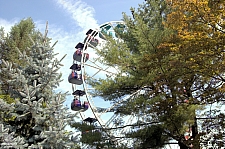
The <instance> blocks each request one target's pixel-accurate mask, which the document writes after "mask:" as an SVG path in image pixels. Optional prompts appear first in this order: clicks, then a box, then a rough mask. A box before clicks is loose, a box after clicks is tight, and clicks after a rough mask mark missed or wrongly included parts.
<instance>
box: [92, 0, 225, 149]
mask: <svg viewBox="0 0 225 149" xmlns="http://www.w3.org/2000/svg"><path fill="white" fill-rule="evenodd" d="M179 4H182V5H179ZM194 4H195V3H192V2H190V3H189V2H183V1H174V2H173V3H171V2H170V1H166V0H148V1H146V3H145V4H143V5H140V6H139V8H138V9H137V10H136V11H135V9H132V10H133V17H130V16H127V15H125V14H124V22H125V24H126V28H125V31H124V32H117V35H118V37H119V38H121V40H112V39H110V38H109V39H108V40H109V41H110V42H108V43H107V44H106V46H105V47H104V48H103V50H98V51H97V52H98V55H99V57H101V58H102V60H101V63H103V64H105V65H108V66H113V67H116V68H118V71H119V72H118V73H117V74H116V75H115V76H108V77H107V78H106V79H99V80H91V81H90V82H91V85H92V86H93V87H94V88H95V89H96V93H95V95H96V96H97V95H99V96H101V97H102V98H104V99H105V100H108V101H111V102H112V103H117V102H120V101H121V99H123V98H124V97H125V96H128V95H132V94H133V93H135V92H137V91H141V92H142V93H140V92H138V93H137V94H136V95H135V96H133V97H132V98H129V99H127V100H126V101H124V102H120V104H119V105H117V106H116V107H115V112H116V114H121V115H135V116H137V117H138V118H140V119H144V120H145V123H146V125H147V123H150V122H154V121H158V123H160V131H161V132H162V133H163V134H164V135H165V138H166V139H162V142H161V141H159V142H160V143H159V144H157V143H154V141H153V142H152V144H146V146H145V147H147V146H148V145H149V146H151V145H152V146H154V147H162V146H163V144H165V143H166V142H165V141H168V140H167V139H168V138H170V139H171V138H173V139H175V140H176V141H178V142H179V145H181V146H185V147H187V146H189V144H191V143H193V144H195V147H196V148H199V146H200V145H199V144H200V141H199V135H195V136H193V138H192V140H185V138H184V133H185V131H186V130H187V129H188V128H190V127H193V128H194V129H196V133H198V132H197V127H200V128H202V127H205V126H202V125H201V124H199V125H198V126H196V123H197V122H196V121H198V120H197V119H196V117H197V114H198V112H199V111H203V109H204V108H203V107H205V105H208V104H213V103H217V102H218V103H221V102H223V101H224V54H223V52H221V47H224V41H221V39H222V38H223V37H224V32H222V31H221V30H219V29H217V28H216V27H215V26H214V27H213V26H211V27H210V26H209V24H207V23H208V22H210V21H211V20H210V19H209V18H208V16H207V14H205V13H204V11H203V10H204V8H205V7H202V6H205V5H206V3H204V2H196V6H198V8H199V10H201V14H202V15H203V16H204V17H205V19H206V20H208V21H207V22H204V20H201V19H202V18H200V17H201V15H200V14H199V13H200V12H199V13H197V12H198V10H196V9H197V8H196V7H194V6H195V5H194ZM184 6H187V7H184ZM220 6H221V7H224V5H223V4H220ZM210 7H211V6H210ZM171 8H173V9H171ZM181 8H182V9H181ZM188 8H190V10H189V9H188ZM178 10H179V11H178ZM206 10H207V12H211V11H212V10H210V9H208V8H207V9H206ZM181 12H182V15H180V13H181ZM212 12H214V11H212ZM217 13H218V12H215V13H213V14H212V16H216V17H215V18H214V20H215V22H218V23H219V24H222V23H220V22H219V19H218V18H220V17H221V16H220V15H218V14H217ZM208 14H210V13H208ZM221 14H222V12H221ZM192 15H193V16H194V17H193V16H192ZM199 15H200V16H199ZM210 15H211V14H210ZM171 17H173V18H171ZM176 17H177V19H179V21H176ZM196 18H197V19H196ZM195 19H196V20H195ZM199 19H200V20H201V21H203V22H201V21H200V22H199ZM192 21H194V22H192ZM220 21H221V20H220ZM215 22H213V21H212V22H211V23H212V24H214V23H215ZM214 29H215V30H216V31H215V30H214ZM222 49H224V48H222ZM204 110H205V109H204ZM218 111H219V112H218V113H223V112H222V111H221V110H218ZM209 113H210V114H209ZM218 113H216V112H215V115H218ZM209 115H210V116H212V115H213V114H212V110H209V111H208V114H205V115H203V116H204V117H207V116H209ZM198 116H199V115H198ZM215 119H217V120H218V118H215ZM205 121H207V120H205ZM209 125H210V124H209V122H208V123H207V126H209ZM215 125H216V124H215ZM215 125H214V126H215ZM218 128H220V129H222V130H224V126H223V125H220V126H218ZM142 130H143V131H142ZM142 130H140V131H136V132H135V131H134V132H133V133H134V134H135V135H131V137H133V138H134V140H135V139H136V138H138V139H140V140H141V142H142V143H143V144H144V142H146V139H147V138H151V135H150V136H149V135H148V134H154V132H156V131H159V130H158V127H155V126H152V127H151V128H149V127H148V126H146V127H144V126H143V129H142ZM143 132H148V133H143ZM193 132H194V131H193ZM141 134H142V135H141ZM140 136H141V137H140ZM151 139H152V138H151Z"/></svg>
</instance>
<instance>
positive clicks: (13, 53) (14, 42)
mask: <svg viewBox="0 0 225 149" xmlns="http://www.w3.org/2000/svg"><path fill="white" fill-rule="evenodd" d="M38 34H40V32H39V31H38V30H35V24H34V22H33V20H32V19H31V18H27V19H23V20H21V21H20V22H19V23H18V24H15V25H14V26H13V27H12V28H11V30H10V32H9V33H7V34H6V33H5V32H4V28H1V30H0V55H1V59H4V60H6V61H9V62H11V63H12V64H13V63H16V64H17V65H16V66H15V65H12V67H18V66H23V65H26V64H27V61H25V60H23V59H21V58H19V52H18V50H17V49H19V50H20V51H21V52H22V53H26V54H27V55H30V48H29V47H31V46H32V45H33V42H32V41H31V40H29V37H30V38H32V40H33V41H34V42H36V41H37V40H38ZM2 67H3V66H2V64H0V69H2ZM0 75H1V78H0V81H1V89H2V92H3V93H5V94H8V91H9V89H10V86H9V84H8V83H7V80H9V79H11V78H10V77H9V75H7V74H4V73H3V71H0Z"/></svg>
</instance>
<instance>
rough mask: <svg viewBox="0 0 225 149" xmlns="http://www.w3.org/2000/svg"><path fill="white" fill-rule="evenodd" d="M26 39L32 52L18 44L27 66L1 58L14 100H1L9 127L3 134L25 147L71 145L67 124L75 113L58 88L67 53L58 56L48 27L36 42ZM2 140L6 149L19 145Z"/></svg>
mask: <svg viewBox="0 0 225 149" xmlns="http://www.w3.org/2000/svg"><path fill="white" fill-rule="evenodd" d="M24 38H25V37H24ZM26 40H29V41H30V42H31V43H32V45H31V46H28V47H26V48H28V51H29V54H27V53H26V50H22V49H19V48H17V46H16V47H15V49H16V50H17V52H18V53H19V57H18V58H19V59H18V60H21V61H23V62H26V65H20V64H19V63H17V62H15V63H12V61H5V60H3V59H2V62H3V66H4V68H2V71H3V73H5V74H7V75H9V76H10V77H9V78H10V79H9V80H8V81H7V82H8V83H9V86H10V87H11V88H10V90H9V93H10V96H11V98H13V99H14V101H13V102H11V103H10V102H6V101H4V100H0V102H1V104H0V105H1V109H0V112H1V113H2V114H3V115H2V117H1V123H2V125H1V126H4V129H7V130H8V132H7V131H6V130H4V129H3V131H2V132H1V133H7V135H8V136H9V137H11V138H13V140H14V141H15V144H16V145H24V146H27V147H26V148H72V146H73V145H74V143H73V142H72V141H71V140H70V135H71V132H69V131H67V130H65V127H66V125H68V124H69V123H70V122H71V121H73V118H74V115H72V114H70V113H69V111H68V109H67V108H65V107H64V105H63V103H64V101H65V96H66V95H67V93H57V92H56V91H55V90H56V89H57V87H58V86H59V83H60V82H61V81H62V80H61V74H60V73H59V72H58V71H59V69H60V67H61V66H62V60H63V58H64V57H65V56H64V57H63V58H62V59H60V60H58V59H57V58H55V56H56V54H55V53H54V46H55V44H56V42H55V43H54V44H53V45H52V46H50V44H51V40H50V39H49V38H48V37H47V26H46V32H45V34H44V35H43V34H41V33H38V36H37V38H36V40H35V41H34V40H32V37H31V36H27V38H25V39H24V41H26ZM27 43H28V42H27ZM22 48H24V47H22ZM21 51H23V52H21ZM2 128H3V127H2ZM0 140H1V141H0V146H1V147H2V148H4V147H6V145H8V146H7V147H6V148H20V147H19V146H16V147H15V144H13V145H12V144H10V142H9V143H8V142H7V140H6V139H4V138H1V139H0ZM21 148H23V147H21Z"/></svg>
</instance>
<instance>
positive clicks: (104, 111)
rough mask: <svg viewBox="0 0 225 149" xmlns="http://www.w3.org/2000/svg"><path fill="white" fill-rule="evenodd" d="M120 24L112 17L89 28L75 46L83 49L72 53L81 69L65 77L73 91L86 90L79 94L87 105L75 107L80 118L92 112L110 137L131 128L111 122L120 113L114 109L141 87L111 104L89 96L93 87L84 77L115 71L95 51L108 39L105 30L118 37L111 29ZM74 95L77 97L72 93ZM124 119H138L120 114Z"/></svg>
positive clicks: (127, 123)
mask: <svg viewBox="0 0 225 149" xmlns="http://www.w3.org/2000/svg"><path fill="white" fill-rule="evenodd" d="M120 25H124V24H123V22H122V21H111V22H107V23H104V24H103V25H100V27H99V28H97V29H90V30H89V31H88V32H87V33H86V38H85V39H84V42H82V43H80V45H82V46H83V47H79V46H76V47H77V48H76V50H78V49H79V48H82V49H81V50H80V51H78V52H77V53H76V52H75V53H74V57H73V58H74V60H73V64H77V65H80V70H79V72H77V74H76V77H77V78H78V79H74V78H73V77H72V73H71V74H70V76H69V78H68V80H69V82H70V83H72V90H73V92H75V91H76V90H81V91H85V95H84V96H82V97H81V99H82V100H81V101H88V103H89V108H88V109H83V108H80V109H78V110H77V109H76V110H75V111H78V112H79V113H80V116H81V118H82V119H83V120H84V119H86V118H87V117H90V116H86V115H90V114H91V115H92V116H93V117H94V118H96V119H97V121H98V123H99V125H100V126H101V128H102V129H103V130H104V131H105V132H106V133H107V135H108V137H109V138H111V139H113V138H114V137H123V136H124V132H125V131H128V130H129V129H130V128H131V126H128V127H121V128H118V129H114V128H116V127H117V126H116V125H114V124H115V123H114V122H115V121H117V120H119V118H121V117H120V116H119V115H116V114H115V113H114V112H113V109H114V108H115V107H116V106H118V105H119V104H121V103H122V102H124V101H127V100H129V99H132V98H133V97H135V95H138V94H140V93H141V91H142V90H138V91H136V92H135V93H133V94H131V95H128V96H127V97H125V98H123V99H121V100H120V101H119V102H117V103H114V104H110V103H108V102H106V101H104V100H103V99H100V98H99V97H93V96H92V92H93V91H94V88H92V86H90V85H89V84H88V81H87V80H88V79H87V78H89V77H91V78H93V79H100V78H102V79H105V78H106V77H107V76H113V75H115V74H116V73H117V71H118V70H117V69H116V68H113V67H108V66H106V65H103V64H102V63H101V57H98V56H97V55H96V53H95V51H96V50H103V49H102V48H103V45H104V44H105V43H106V42H107V41H106V38H105V37H104V35H106V34H107V35H109V36H112V37H113V38H115V39H118V38H117V37H116V34H115V32H114V29H115V28H116V27H120ZM73 71H74V70H72V72H73ZM78 73H80V74H78ZM73 76H74V74H73ZM74 98H78V97H77V96H76V95H75V96H74ZM123 120H125V121H126V122H125V123H123V125H130V124H132V123H134V122H135V121H137V118H136V117H135V116H134V115H130V116H129V117H123ZM118 123H119V122H118ZM112 128H113V129H112ZM114 139H115V138H114ZM115 140H116V139H115ZM118 140H120V141H118ZM118 140H117V141H116V142H117V143H127V140H123V139H121V138H120V139H118Z"/></svg>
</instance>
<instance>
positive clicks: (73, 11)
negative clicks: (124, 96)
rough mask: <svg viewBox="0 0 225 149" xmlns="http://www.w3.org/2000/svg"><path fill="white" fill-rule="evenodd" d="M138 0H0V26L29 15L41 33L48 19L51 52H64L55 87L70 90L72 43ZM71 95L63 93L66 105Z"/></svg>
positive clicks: (9, 26)
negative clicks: (58, 81) (57, 84)
mask: <svg viewBox="0 0 225 149" xmlns="http://www.w3.org/2000/svg"><path fill="white" fill-rule="evenodd" d="M139 3H143V1H142V0H116V1H109V0H101V1H100V0H95V1H94V0H36V1H35V0H19V1H15V0H7V1H4V0H1V1H0V26H3V27H4V28H5V31H6V32H7V31H9V30H10V28H11V26H12V25H15V23H17V22H19V21H20V20H21V19H24V18H27V17H31V18H32V19H33V21H34V22H35V24H36V27H37V29H39V30H40V31H42V32H43V33H44V29H45V23H46V21H48V24H49V26H48V29H49V33H48V36H49V37H51V38H52V43H54V42H55V41H56V40H58V43H57V44H56V46H55V52H56V53H59V55H58V56H57V58H58V59H60V58H61V57H62V56H63V55H64V54H67V56H66V58H65V59H64V60H63V62H62V63H63V64H64V66H63V67H62V68H61V70H60V71H61V72H62V73H63V79H64V81H63V82H61V84H60V87H59V89H60V90H63V91H69V93H71V92H72V88H71V84H70V83H68V80H67V78H68V75H69V73H70V69H69V67H70V66H71V65H72V62H73V59H72V56H73V53H74V51H75V49H74V46H75V45H76V44H77V43H78V42H82V41H83V39H84V38H85V33H86V31H87V30H88V29H89V28H94V27H97V26H99V25H101V24H103V23H105V22H108V21H120V20H121V19H122V12H125V13H127V14H128V15H131V13H130V8H131V7H136V8H137V7H138V4H139ZM72 98H73V97H71V96H68V97H67V101H66V103H65V104H66V105H70V103H71V101H72ZM95 105H96V106H99V107H101V106H102V105H105V103H104V102H103V101H102V100H99V101H95Z"/></svg>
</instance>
